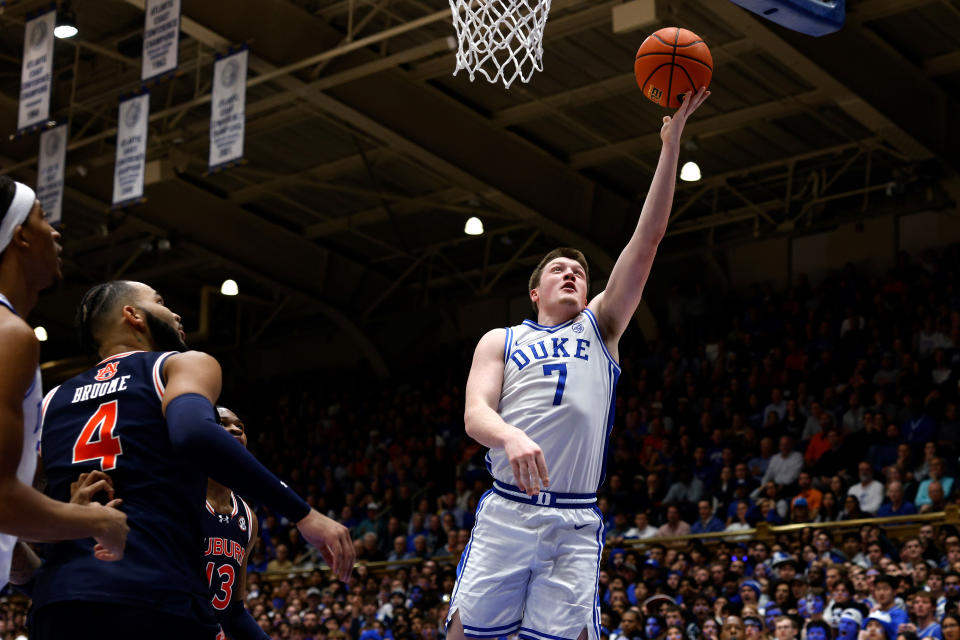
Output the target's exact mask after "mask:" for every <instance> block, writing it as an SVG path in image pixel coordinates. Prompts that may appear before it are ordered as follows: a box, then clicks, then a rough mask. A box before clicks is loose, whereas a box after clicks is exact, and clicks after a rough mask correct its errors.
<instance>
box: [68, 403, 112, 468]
mask: <svg viewBox="0 0 960 640" xmlns="http://www.w3.org/2000/svg"><path fill="white" fill-rule="evenodd" d="M116 425H117V401H116V400H112V401H110V402H104V403H103V404H102V405H100V406H99V407H97V410H96V411H95V412H94V414H93V415H92V416H90V419H89V420H87V424H85V425H83V430H82V431H81V432H80V436H79V437H78V438H77V441H76V443H75V444H74V445H73V464H77V463H78V462H86V461H88V460H99V461H100V470H101V471H110V470H111V469H115V468H116V466H117V456H119V455H120V454H122V453H123V447H122V446H120V438H118V437H116V436H114V435H113V428H114V427H115V426H116ZM94 437H96V440H94Z"/></svg>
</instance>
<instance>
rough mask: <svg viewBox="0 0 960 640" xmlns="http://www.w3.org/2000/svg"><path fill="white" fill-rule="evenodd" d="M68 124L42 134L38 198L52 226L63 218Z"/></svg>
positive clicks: (38, 171)
mask: <svg viewBox="0 0 960 640" xmlns="http://www.w3.org/2000/svg"><path fill="white" fill-rule="evenodd" d="M68 129H69V127H68V126H67V125H66V124H61V125H60V126H58V127H54V128H53V129H47V130H46V131H44V132H43V133H41V134H40V161H39V162H38V163H37V164H38V166H37V197H38V198H39V199H40V204H41V205H42V206H43V210H44V211H46V212H47V218H48V220H49V221H50V224H52V225H53V226H57V225H59V224H60V219H61V218H62V217H63V213H62V212H63V174H64V168H65V167H66V163H67V130H68Z"/></svg>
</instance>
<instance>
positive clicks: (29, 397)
mask: <svg viewBox="0 0 960 640" xmlns="http://www.w3.org/2000/svg"><path fill="white" fill-rule="evenodd" d="M0 305H2V306H4V307H6V308H8V309H10V311H12V312H13V313H16V310H14V308H13V306H12V305H11V304H10V301H9V300H7V298H6V296H4V295H3V294H0ZM42 401H43V391H42V390H41V388H40V367H37V372H36V373H35V374H34V377H33V384H32V385H30V388H29V389H28V390H27V394H26V395H25V396H24V398H23V448H22V449H21V450H20V466H19V467H17V479H18V480H19V481H20V482H22V483H23V484H25V485H27V486H32V485H33V476H34V473H36V470H37V445H38V444H39V442H40V403H41V402H42ZM16 544H17V537H16V536H9V535H7V534H3V533H0V589H3V587H4V586H5V585H6V584H7V580H9V579H10V559H11V557H12V556H13V547H14V546H15V545H16Z"/></svg>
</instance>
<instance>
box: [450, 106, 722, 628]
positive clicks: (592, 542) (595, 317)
mask: <svg viewBox="0 0 960 640" xmlns="http://www.w3.org/2000/svg"><path fill="white" fill-rule="evenodd" d="M709 95H710V92H708V91H707V90H706V89H705V88H701V89H700V90H699V91H698V92H697V93H696V94H692V95H688V96H686V100H684V103H683V106H681V107H680V108H679V109H678V110H677V112H676V113H675V114H674V116H673V118H670V117H669V116H667V117H664V119H663V127H662V128H661V130H660V137H661V138H662V140H663V147H662V150H661V152H660V160H659V163H658V164H657V169H656V173H655V174H654V177H653V182H652V184H651V187H650V191H649V193H648V194H647V199H646V202H645V203H644V206H643V210H642V212H641V214H640V219H639V221H638V223H637V228H636V230H635V231H634V234H633V236H632V237H631V239H630V241H629V242H628V243H627V246H626V247H625V248H624V250H623V252H622V253H621V254H620V257H619V258H618V260H617V262H616V264H615V265H614V268H613V271H612V272H611V274H610V279H609V280H608V281H607V288H606V290H605V291H603V292H602V293H600V294H598V295H597V296H596V297H595V298H593V300H590V301H589V303H588V302H587V293H588V290H589V272H588V270H587V264H586V260H585V259H584V257H583V254H582V253H580V252H579V251H577V250H575V249H555V250H554V251H551V252H550V253H549V254H547V255H546V257H544V259H543V260H542V261H541V262H540V264H539V265H538V266H537V269H536V270H535V271H534V273H533V276H532V277H531V279H530V286H529V291H530V300H531V301H532V303H533V307H534V309H535V311H536V313H537V321H536V322H532V321H529V320H528V321H525V322H523V323H522V324H520V325H517V326H514V327H509V328H507V329H494V330H493V331H490V332H489V333H487V334H486V335H485V336H484V337H483V338H481V340H480V343H479V344H478V345H477V349H476V352H475V354H474V359H473V365H472V367H471V369H470V377H469V379H468V381H467V389H466V414H465V416H464V421H465V424H466V431H467V434H468V435H470V436H471V437H472V438H474V439H475V440H477V441H478V442H479V443H480V444H483V445H485V446H487V447H489V448H490V452H489V454H488V456H487V466H488V468H489V470H490V473H491V475H493V478H494V482H493V488H492V489H491V490H490V491H488V492H487V493H486V494H485V495H484V496H483V498H482V499H481V500H480V504H479V505H478V507H477V520H476V525H475V527H474V530H473V535H472V537H471V540H470V544H469V545H468V546H467V548H466V549H465V550H464V553H463V556H462V557H461V561H460V565H459V566H458V568H457V583H456V586H455V587H454V592H453V598H452V601H451V603H450V614H449V616H448V619H447V622H448V630H447V633H448V635H447V638H448V640H462V638H464V636H466V637H468V638H483V639H486V638H497V637H500V636H507V635H511V634H514V633H517V634H518V635H519V637H520V638H522V639H523V640H577V639H579V640H587V639H589V640H599V638H600V612H599V609H598V603H597V581H598V578H599V571H600V555H601V552H602V549H603V521H602V518H601V516H600V513H599V511H598V510H597V508H596V492H597V488H598V487H599V486H600V484H601V483H602V482H603V475H604V467H605V464H606V456H607V451H606V449H607V442H608V436H609V433H610V428H611V426H612V424H613V410H614V397H615V396H614V394H615V388H616V384H617V378H618V376H619V373H620V367H619V365H618V364H617V357H618V352H617V344H618V342H619V339H620V336H621V335H622V334H623V332H624V330H625V329H626V327H627V324H628V323H629V322H630V318H631V317H632V316H633V314H634V313H635V312H636V309H637V306H638V305H639V304H640V295H641V293H642V291H643V286H644V284H645V283H646V280H647V277H648V275H649V274H650V267H651V265H652V263H653V258H654V256H655V255H656V252H657V246H658V244H659V243H660V239H661V238H662V237H663V235H664V233H665V232H666V228H667V220H668V218H669V215H670V208H671V204H672V201H673V191H674V184H675V182H676V173H677V159H678V157H679V153H680V135H681V133H682V131H683V126H684V124H685V123H686V121H687V118H688V117H689V116H690V114H692V113H693V112H694V111H695V110H696V109H697V108H698V107H699V106H700V104H702V103H703V101H704V100H706V98H707V96H709Z"/></svg>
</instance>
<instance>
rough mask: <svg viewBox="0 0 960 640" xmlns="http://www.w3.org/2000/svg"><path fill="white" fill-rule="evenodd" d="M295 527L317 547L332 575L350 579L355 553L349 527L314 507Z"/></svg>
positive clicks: (341, 578) (344, 580) (343, 579)
mask: <svg viewBox="0 0 960 640" xmlns="http://www.w3.org/2000/svg"><path fill="white" fill-rule="evenodd" d="M297 529H299V530H300V534H301V535H302V536H303V537H304V539H305V540H306V541H307V542H309V543H310V544H312V545H313V546H315V547H316V548H317V549H319V551H320V555H322V556H323V559H324V560H326V562H327V564H328V565H330V568H331V569H332V570H333V575H335V576H337V578H339V579H340V580H342V581H343V582H346V581H347V580H349V579H350V572H351V571H353V563H354V560H356V557H357V554H356V550H355V549H354V548H353V540H351V539H350V530H349V529H347V528H346V527H345V526H343V525H342V524H340V523H339V522H336V521H335V520H331V519H330V518H328V517H327V516H325V515H323V514H321V513H320V512H318V511H317V510H316V509H311V510H310V513H308V514H307V517H306V518H304V519H303V520H301V521H300V522H298V523H297Z"/></svg>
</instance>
